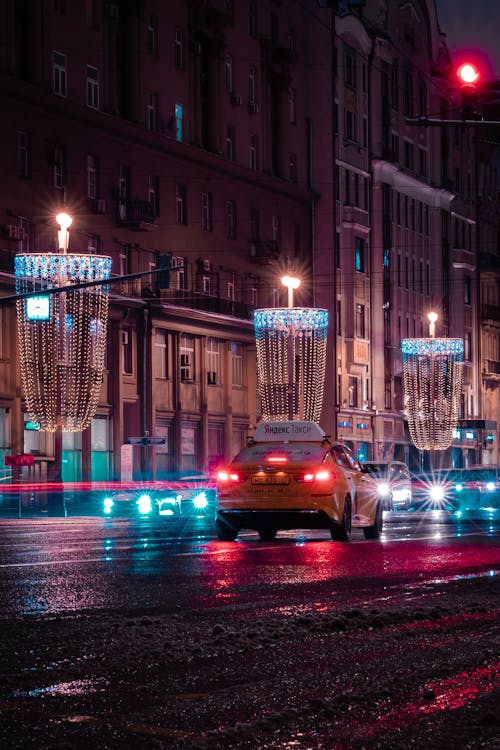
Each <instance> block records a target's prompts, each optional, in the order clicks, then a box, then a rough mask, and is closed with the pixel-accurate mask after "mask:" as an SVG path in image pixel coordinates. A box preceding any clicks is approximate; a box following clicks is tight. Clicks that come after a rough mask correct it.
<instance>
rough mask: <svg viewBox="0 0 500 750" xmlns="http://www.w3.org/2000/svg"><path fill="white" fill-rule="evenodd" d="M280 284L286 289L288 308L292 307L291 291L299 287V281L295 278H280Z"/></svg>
mask: <svg viewBox="0 0 500 750" xmlns="http://www.w3.org/2000/svg"><path fill="white" fill-rule="evenodd" d="M281 283H282V284H283V286H286V287H287V288H288V307H289V308H290V307H293V290H294V289H298V288H299V286H300V279H298V278H297V277H296V276H288V274H287V275H286V276H282V277H281Z"/></svg>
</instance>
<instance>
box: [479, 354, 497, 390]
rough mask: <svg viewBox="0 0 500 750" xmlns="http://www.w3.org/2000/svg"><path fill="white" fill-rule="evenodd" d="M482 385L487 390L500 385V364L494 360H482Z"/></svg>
mask: <svg viewBox="0 0 500 750" xmlns="http://www.w3.org/2000/svg"><path fill="white" fill-rule="evenodd" d="M483 383H484V385H485V386H486V387H487V388H488V387H489V388H497V387H498V386H499V385H500V362H497V361H496V360H494V359H485V360H483Z"/></svg>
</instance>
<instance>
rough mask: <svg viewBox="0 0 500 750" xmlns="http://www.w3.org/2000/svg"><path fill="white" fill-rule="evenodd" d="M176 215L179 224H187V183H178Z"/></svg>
mask: <svg viewBox="0 0 500 750" xmlns="http://www.w3.org/2000/svg"><path fill="white" fill-rule="evenodd" d="M175 201H176V217H177V224H185V225H186V224H187V188H186V186H185V185H177V191H176V197H175Z"/></svg>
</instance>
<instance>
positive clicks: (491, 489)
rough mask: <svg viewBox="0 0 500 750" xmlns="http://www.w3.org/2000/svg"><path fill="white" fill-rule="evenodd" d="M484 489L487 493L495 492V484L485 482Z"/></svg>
mask: <svg viewBox="0 0 500 750" xmlns="http://www.w3.org/2000/svg"><path fill="white" fill-rule="evenodd" d="M486 489H487V491H488V492H494V491H495V482H486Z"/></svg>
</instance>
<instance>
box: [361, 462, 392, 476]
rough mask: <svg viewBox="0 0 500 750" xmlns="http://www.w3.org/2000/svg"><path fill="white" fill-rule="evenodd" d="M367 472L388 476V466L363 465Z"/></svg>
mask: <svg viewBox="0 0 500 750" xmlns="http://www.w3.org/2000/svg"><path fill="white" fill-rule="evenodd" d="M363 466H364V468H365V469H366V471H368V472H370V474H386V473H387V464H373V463H371V464H363Z"/></svg>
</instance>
